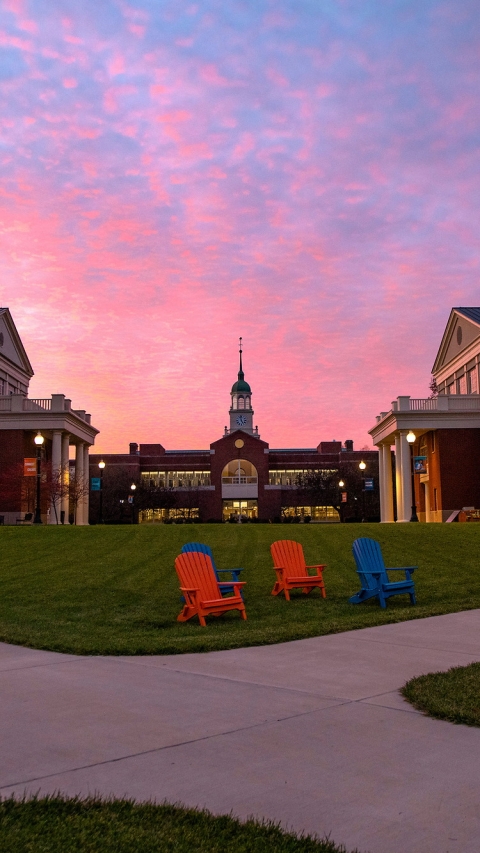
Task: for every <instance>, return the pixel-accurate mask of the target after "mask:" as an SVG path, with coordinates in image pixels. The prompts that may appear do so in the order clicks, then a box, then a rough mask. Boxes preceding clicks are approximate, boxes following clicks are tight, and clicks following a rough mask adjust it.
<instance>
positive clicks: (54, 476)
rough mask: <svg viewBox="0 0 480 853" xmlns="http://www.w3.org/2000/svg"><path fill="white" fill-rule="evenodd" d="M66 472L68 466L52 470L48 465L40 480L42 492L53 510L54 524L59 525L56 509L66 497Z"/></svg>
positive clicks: (50, 465)
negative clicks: (41, 481)
mask: <svg viewBox="0 0 480 853" xmlns="http://www.w3.org/2000/svg"><path fill="white" fill-rule="evenodd" d="M68 472H69V468H68V465H61V466H60V467H58V468H57V467H55V468H53V467H52V464H51V463H50V464H49V465H47V466H46V469H45V471H44V476H43V478H42V479H43V490H42V491H43V493H44V494H45V495H46V496H47V499H48V502H49V503H50V506H51V507H52V509H53V512H54V515H55V524H60V520H59V517H58V515H59V513H58V509H59V507H60V506H61V504H62V500H63V498H65V497H67V496H68Z"/></svg>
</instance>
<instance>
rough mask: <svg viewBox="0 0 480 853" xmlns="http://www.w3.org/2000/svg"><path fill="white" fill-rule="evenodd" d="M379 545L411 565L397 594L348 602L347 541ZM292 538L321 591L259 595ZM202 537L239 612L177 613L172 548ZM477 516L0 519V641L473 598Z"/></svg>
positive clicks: (269, 631)
mask: <svg viewBox="0 0 480 853" xmlns="http://www.w3.org/2000/svg"><path fill="white" fill-rule="evenodd" d="M362 535H367V536H373V537H375V538H376V539H378V540H379V541H380V543H381V545H382V548H383V552H384V556H385V561H386V564H387V566H388V565H393V566H399V565H400V566H402V565H412V564H413V565H416V564H418V565H419V569H418V572H416V573H415V575H414V578H415V581H416V590H417V599H418V604H417V606H416V607H412V606H411V605H410V603H409V599H408V596H395V597H394V598H391V599H389V602H388V606H387V609H386V610H382V609H381V608H380V607H379V605H378V603H377V602H376V601H375V600H373V599H372V600H371V601H369V602H367V603H365V604H361V605H352V604H349V603H348V598H349V596H350V595H352V594H353V593H355V592H356V591H357V590H358V589H359V583H358V578H357V575H356V572H355V564H354V561H353V557H352V553H351V547H352V542H353V540H354V539H355V538H356V537H358V536H362ZM280 538H293V539H297V540H298V541H300V542H302V544H303V546H304V549H305V555H306V558H307V563H316V562H324V563H326V564H327V569H326V571H325V575H324V577H325V582H326V587H327V599H326V601H324V600H323V599H321V597H320V595H319V592H318V591H315V592H313V593H311V594H310V595H309V596H308V597H307V596H304V595H303V594H302V593H301V592H298V593H295V592H294V593H293V595H292V601H291V602H290V603H288V602H286V601H285V600H284V598H283V596H278V597H273V596H271V595H270V592H271V589H272V586H273V583H274V580H275V576H274V572H273V569H272V561H271V557H270V551H269V546H270V543H271V542H273V541H274V540H275V539H280ZM189 540H190V541H192V540H199V541H202V542H206V543H208V544H209V545H211V546H212V548H213V550H214V554H215V557H216V561H217V565H218V566H219V567H221V568H222V567H228V566H244V567H245V571H244V572H243V576H242V577H243V578H244V579H245V580H246V582H247V586H246V587H245V603H246V607H247V616H248V620H247V621H246V622H242V620H241V619H240V618H239V614H238V613H237V612H231V613H228V614H225V616H223V617H220V618H212V617H211V618H210V619H207V627H206V628H201V627H200V626H199V624H198V620H197V619H192V620H191V621H190V622H188V623H178V622H177V621H176V617H177V615H178V613H179V612H180V607H181V605H180V598H179V590H178V581H177V576H176V574H175V571H174V559H175V556H176V555H177V554H178V553H179V552H180V549H181V546H182V545H183V544H184V543H185V542H186V541H189ZM479 551H480V525H473V524H472V525H469V524H462V525H460V524H452V525H440V524H438V525H437V524H431V525H426V524H402V525H387V524H385V525H380V524H362V525H360V524H357V525H353V524H351V525H350V524H348V525H295V526H283V525H282V526H280V525H241V526H240V525H230V524H227V525H213V524H212V525H207V524H206V525H170V526H118V527H114V526H97V527H77V528H76V527H60V526H59V527H53V526H51V527H28V528H27V527H4V528H0V640H3V641H5V642H10V643H17V644H20V645H25V646H32V647H34V648H42V649H53V650H56V651H63V652H73V653H77V654H168V653H171V654H178V653H183V652H192V651H197V652H200V651H210V650H214V649H229V648H237V647H241V646H250V645H264V644H268V643H278V642H283V641H286V640H294V639H300V638H303V637H312V636H318V635H322V634H331V633H336V632H339V631H347V630H350V629H355V628H364V627H367V626H370V625H382V624H386V623H388V622H400V621H403V620H407V619H414V618H420V617H424V616H431V615H437V614H441V613H451V612H455V611H459V610H468V609H471V608H475V607H480V575H479V572H478V562H479V560H478V557H479Z"/></svg>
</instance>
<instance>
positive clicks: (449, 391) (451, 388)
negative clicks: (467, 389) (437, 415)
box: [447, 382, 457, 394]
mask: <svg viewBox="0 0 480 853" xmlns="http://www.w3.org/2000/svg"><path fill="white" fill-rule="evenodd" d="M456 393H457V389H456V388H455V382H452V383H451V384H450V385H447V394H456Z"/></svg>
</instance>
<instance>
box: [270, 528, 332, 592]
mask: <svg viewBox="0 0 480 853" xmlns="http://www.w3.org/2000/svg"><path fill="white" fill-rule="evenodd" d="M270 551H271V553H272V557H273V567H274V569H275V572H276V574H277V580H276V583H275V586H274V587H273V589H272V595H278V593H279V592H282V591H283V592H284V593H285V598H286V599H287V601H290V590H291V589H298V588H301V589H302V590H303V592H304V593H305V594H307V593H309V592H311V591H312V589H315V587H317V586H318V588H319V589H320V592H321V593H322V598H326V597H327V593H326V592H325V582H324V580H323V577H322V572H323V570H324V568H325V566H307V565H306V564H305V557H304V556H303V548H302V546H301V545H300V543H299V542H292V541H291V540H290V539H280V540H279V541H278V542H273V543H272V545H270ZM308 569H316V570H317V574H315V575H310V574H309V573H308Z"/></svg>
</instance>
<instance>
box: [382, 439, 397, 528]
mask: <svg viewBox="0 0 480 853" xmlns="http://www.w3.org/2000/svg"><path fill="white" fill-rule="evenodd" d="M380 456H381V457H382V474H383V478H382V482H381V484H380V489H381V491H380V494H382V491H383V501H382V521H385V522H392V521H393V520H394V513H393V475H392V451H391V450H390V445H389V444H381V445H380Z"/></svg>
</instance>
